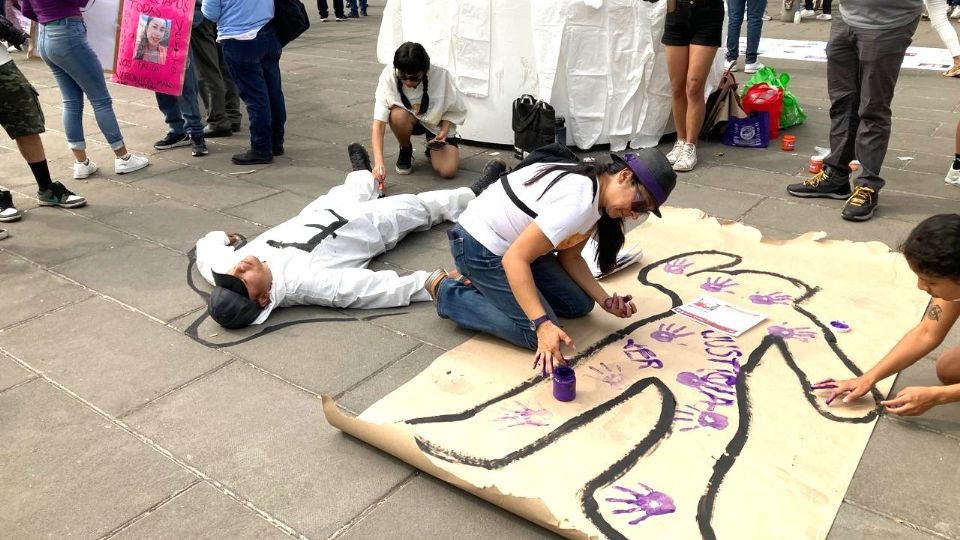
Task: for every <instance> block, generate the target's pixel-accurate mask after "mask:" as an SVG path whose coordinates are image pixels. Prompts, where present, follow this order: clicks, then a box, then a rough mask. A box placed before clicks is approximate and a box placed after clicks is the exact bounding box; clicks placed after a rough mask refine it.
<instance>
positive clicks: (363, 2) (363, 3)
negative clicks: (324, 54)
mask: <svg viewBox="0 0 960 540" xmlns="http://www.w3.org/2000/svg"><path fill="white" fill-rule="evenodd" d="M357 1H358V0H347V5H348V6H350V13H357ZM958 1H960V0H958ZM359 2H360V9H362V10H363V11H366V10H367V0H359Z"/></svg>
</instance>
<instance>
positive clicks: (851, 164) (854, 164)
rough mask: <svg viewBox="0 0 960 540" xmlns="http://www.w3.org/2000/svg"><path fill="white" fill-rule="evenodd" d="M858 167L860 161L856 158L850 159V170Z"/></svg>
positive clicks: (855, 169)
mask: <svg viewBox="0 0 960 540" xmlns="http://www.w3.org/2000/svg"><path fill="white" fill-rule="evenodd" d="M858 169H860V162H859V161H857V160H853V161H851V162H850V172H854V171H857V170H858Z"/></svg>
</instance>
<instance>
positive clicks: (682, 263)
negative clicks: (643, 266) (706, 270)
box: [663, 259, 693, 274]
mask: <svg viewBox="0 0 960 540" xmlns="http://www.w3.org/2000/svg"><path fill="white" fill-rule="evenodd" d="M691 266H693V263H692V262H690V261H688V260H686V259H677V260H675V261H670V262H668V263H667V264H665V265H664V266H663V271H664V272H666V273H668V274H683V273H684V272H686V271H687V268H690V267H691Z"/></svg>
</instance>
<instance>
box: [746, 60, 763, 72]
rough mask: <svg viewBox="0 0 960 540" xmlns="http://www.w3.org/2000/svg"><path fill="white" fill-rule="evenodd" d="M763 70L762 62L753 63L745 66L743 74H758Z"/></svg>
mask: <svg viewBox="0 0 960 540" xmlns="http://www.w3.org/2000/svg"><path fill="white" fill-rule="evenodd" d="M763 68H764V66H763V64H761V63H760V62H754V63H752V64H744V65H743V72H744V73H756V72H758V71H760V70H761V69H763Z"/></svg>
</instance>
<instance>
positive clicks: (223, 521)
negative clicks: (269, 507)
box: [113, 482, 290, 540]
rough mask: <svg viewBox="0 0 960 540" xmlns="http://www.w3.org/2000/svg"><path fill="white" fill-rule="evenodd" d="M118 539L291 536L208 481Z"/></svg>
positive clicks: (278, 538) (274, 538)
mask: <svg viewBox="0 0 960 540" xmlns="http://www.w3.org/2000/svg"><path fill="white" fill-rule="evenodd" d="M113 538H116V539H117V540H127V539H130V540H133V539H140V538H150V539H153V540H180V539H183V538H190V539H191V540H219V539H222V538H230V539H231V540H260V539H263V540H283V539H289V538H290V537H289V536H288V535H287V534H286V533H284V532H283V531H281V530H280V529H278V528H277V527H275V526H273V525H272V524H270V523H268V522H267V521H266V520H264V519H263V518H261V517H260V516H259V515H257V514H256V513H254V512H253V511H252V510H250V509H249V508H247V507H245V506H243V505H241V504H240V503H238V502H237V501H235V500H234V499H232V498H230V497H229V496H227V495H224V494H223V493H222V492H220V491H218V490H217V489H216V488H214V487H212V486H210V485H209V484H207V483H205V482H200V483H199V484H197V485H195V486H193V487H191V488H190V489H188V490H186V491H184V492H183V493H181V494H179V495H178V496H177V497H175V498H174V499H172V500H169V501H167V502H165V503H164V504H163V506H160V507H159V508H157V509H155V510H153V511H152V512H150V513H149V514H148V515H146V516H145V517H143V518H142V519H140V520H139V521H137V522H135V523H133V524H132V525H130V526H129V527H128V528H126V529H123V530H122V531H120V533H119V534H117V535H116V536H114V537H113Z"/></svg>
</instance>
